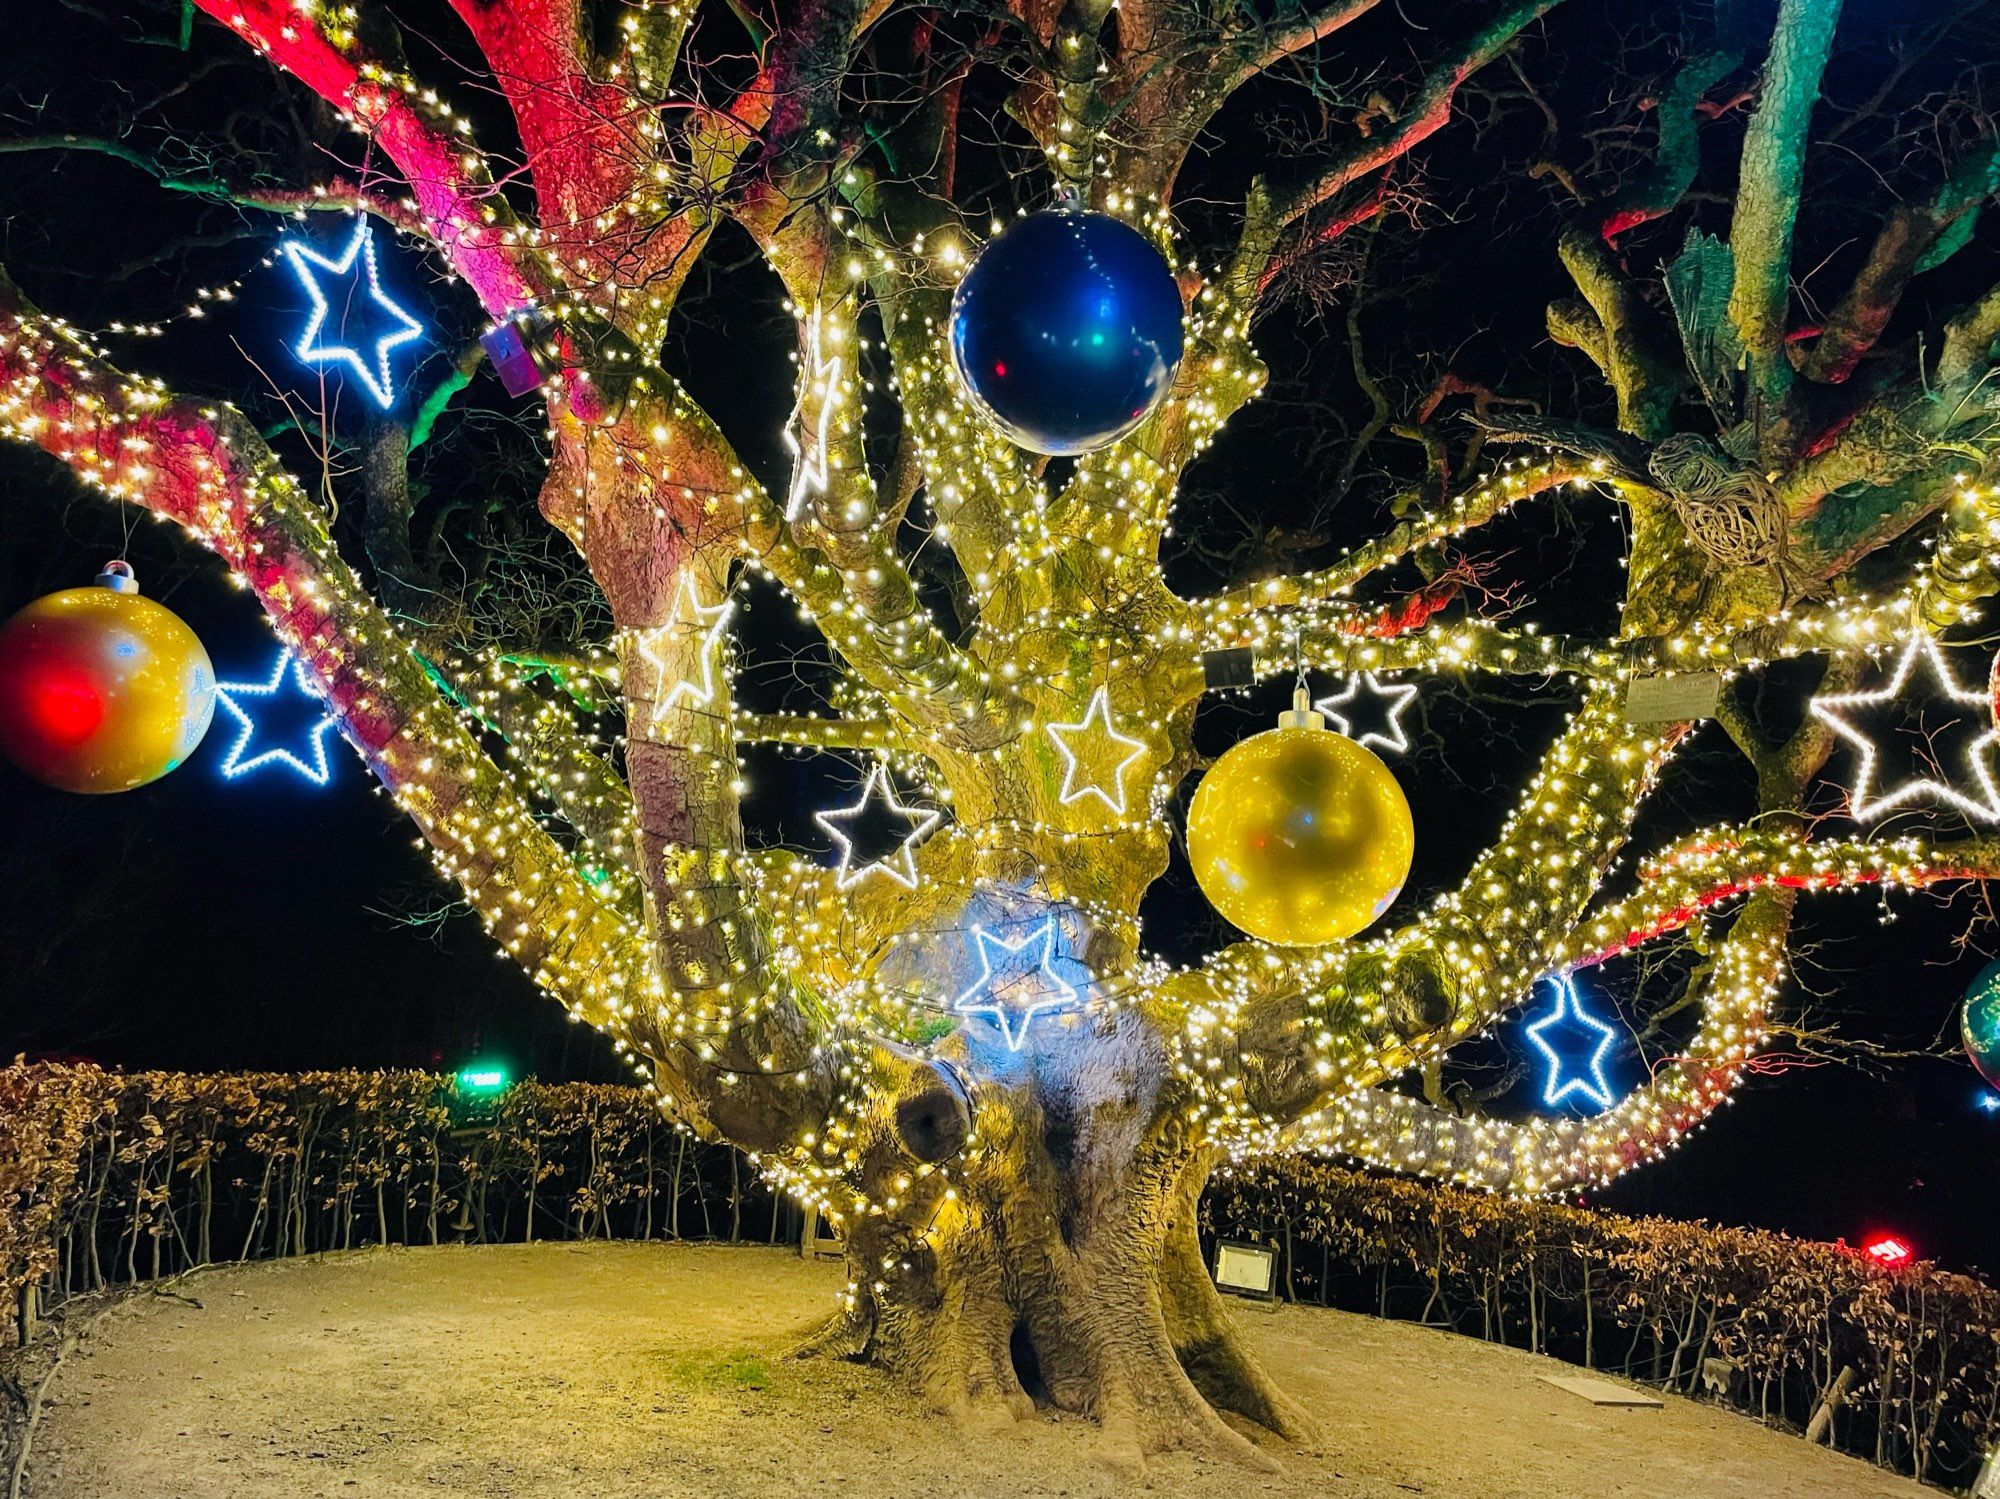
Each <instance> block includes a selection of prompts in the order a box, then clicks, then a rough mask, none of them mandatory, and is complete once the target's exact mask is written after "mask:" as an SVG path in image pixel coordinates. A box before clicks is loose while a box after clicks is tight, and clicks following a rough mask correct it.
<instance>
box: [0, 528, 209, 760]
mask: <svg viewBox="0 0 2000 1499" xmlns="http://www.w3.org/2000/svg"><path fill="white" fill-rule="evenodd" d="M99 585H100V586H98V587H95V588H66V589H64V590H63V591H62V592H61V593H51V594H46V595H44V596H43V597H41V598H38V599H36V600H35V601H34V602H33V603H31V604H28V605H26V606H24V607H23V608H22V609H20V610H19V611H18V612H17V613H16V614H15V615H14V617H13V618H12V619H9V620H8V621H7V623H6V624H4V625H0V753H4V754H5V755H6V756H7V758H8V759H9V760H12V761H13V762H14V763H15V764H16V765H18V766H19V767H20V768H21V769H22V770H24V771H26V772H27V773H28V774H29V775H31V776H33V777H34V778H35V779H36V780H38V781H41V782H43V783H45V784H47V785H50V786H55V787H57V788H59V789H61V790H63V791H84V792H100V791H130V790H131V789H132V788H133V787H135V786H143V785H145V784H146V783H147V782H148V781H156V780H158V779H159V778H160V777H161V776H163V775H165V774H166V773H167V772H168V771H170V770H172V769H173V768H174V767H175V766H176V765H179V764H180V763H181V761H183V760H185V759H186V758H187V757H188V755H189V754H190V753H192V752H193V750H194V747H195V746H196V745H198V744H200V743H201V737H202V735H203V734H205V733H207V732H208V723H209V720H210V718H212V717H213V716H214V714H215V670H214V668H213V667H211V666H210V665H209V661H208V652H207V651H205V650H203V649H202V645H201V641H200V640H199V639H198V638H197V637H196V635H195V633H194V631H192V630H190V629H189V628H188V627H187V626H186V625H185V624H183V623H182V622H181V619H180V616H179V615H177V614H175V613H174V612H173V611H172V610H170V609H167V608H164V607H162V606H161V605H159V604H156V603H154V602H153V601H152V600H151V599H143V598H141V597H139V593H138V585H137V584H136V583H134V582H133V581H132V576H131V570H130V569H129V568H126V567H124V565H123V564H122V563H120V564H114V565H113V566H112V567H110V568H107V569H106V570H105V572H104V573H103V574H102V575H101V576H100V578H99Z"/></svg>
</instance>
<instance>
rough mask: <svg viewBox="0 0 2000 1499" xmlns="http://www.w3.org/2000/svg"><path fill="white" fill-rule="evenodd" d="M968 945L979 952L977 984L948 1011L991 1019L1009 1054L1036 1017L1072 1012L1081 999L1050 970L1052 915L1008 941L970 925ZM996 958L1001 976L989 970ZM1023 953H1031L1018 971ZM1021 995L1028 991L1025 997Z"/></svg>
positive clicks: (1053, 933)
mask: <svg viewBox="0 0 2000 1499" xmlns="http://www.w3.org/2000/svg"><path fill="white" fill-rule="evenodd" d="M972 941H973V945H974V946H975V947H976V948H977V949H978V951H979V967H980V970H981V972H980V975H979V978H978V980H977V981H976V982H975V983H973V984H972V985H971V986H970V987H969V988H967V989H966V990H965V991H964V992H963V993H962V994H960V995H959V996H958V998H957V999H955V1000H953V1001H952V1003H951V1007H952V1010H953V1011H954V1012H955V1013H957V1014H960V1015H984V1016H985V1017H986V1018H987V1019H989V1020H991V1021H992V1022H993V1023H994V1024H995V1025H997V1026H998V1027H999V1028H1000V1034H1001V1035H1002V1036H1004V1037H1005V1038H1006V1040H1007V1049H1008V1050H1009V1051H1019V1050H1020V1049H1021V1045H1022V1043H1023V1042H1025V1041H1026V1040H1027V1039H1028V1027H1029V1026H1030V1025H1031V1024H1033V1022H1034V1019H1035V1017H1036V1016H1037V1015H1047V1014H1051V1013H1053V1012H1055V1011H1057V1010H1073V1009H1075V1008H1076V1004H1077V1001H1078V999H1079V998H1080V996H1079V995H1078V994H1077V992H1076V987H1075V986H1074V985H1073V984H1070V983H1067V982H1066V981H1065V980H1064V979H1063V978H1062V976H1061V975H1060V974H1058V973H1057V972H1056V971H1055V969H1054V968H1053V967H1052V966H1051V965H1052V964H1053V963H1054V962H1055V955H1056V919H1055V917H1054V916H1044V917H1043V918H1042V924H1041V926H1040V927H1039V928H1037V929H1036V930H1035V931H1032V932H1028V933H1026V934H1024V935H1022V936H1020V937H1017V938H1015V939H1014V940H1013V941H1012V942H1009V941H1008V940H1007V939H1006V938H1005V937H996V936H994V935H993V934H992V933H991V932H989V931H987V930H986V928H985V927H983V926H980V925H978V924H977V923H975V924H974V925H973V928H972ZM995 953H999V954H1000V955H1001V959H1002V963H1003V966H1004V967H1005V969H1006V970H1007V971H1006V972H1005V973H1003V974H1000V975H996V974H995V973H994V971H993V955H994V954H995ZM1023 953H1029V954H1031V957H1032V962H1033V966H1032V967H1027V968H1023V967H1022V966H1021V964H1020V962H1019V959H1020V958H1021V955H1022V954H1023ZM1023 990H1027V991H1029V993H1028V995H1027V996H1026V997H1023V995H1022V992H1021V991H1023Z"/></svg>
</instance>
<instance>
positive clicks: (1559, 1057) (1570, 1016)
mask: <svg viewBox="0 0 2000 1499" xmlns="http://www.w3.org/2000/svg"><path fill="white" fill-rule="evenodd" d="M1565 1022H1567V1023H1568V1024H1570V1025H1573V1026H1580V1027H1582V1028H1583V1029H1584V1030H1591V1031H1596V1032H1597V1044H1596V1045H1595V1046H1594V1047H1592V1048H1591V1052H1590V1061H1589V1063H1588V1064H1587V1065H1588V1067H1589V1069H1590V1070H1589V1072H1588V1074H1585V1073H1582V1072H1579V1073H1577V1074H1576V1075H1575V1076H1574V1077H1570V1078H1567V1079H1565V1078H1564V1077H1563V1073H1564V1072H1566V1071H1568V1070H1569V1069H1568V1066H1567V1064H1566V1063H1565V1062H1564V1060H1563V1054H1562V1053H1561V1052H1559V1051H1557V1050H1556V1049H1555V1047H1554V1046H1552V1045H1551V1044H1550V1043H1549V1041H1548V1039H1547V1038H1546V1037H1545V1036H1543V1035H1542V1032H1543V1031H1545V1030H1548V1029H1549V1028H1550V1027H1552V1026H1558V1025H1562V1024H1564V1023H1565ZM1617 1036H1618V1028H1617V1027H1616V1026H1611V1025H1606V1024H1605V1023H1604V1022H1603V1021H1602V1020H1599V1019H1598V1018H1597V1017H1596V1016H1595V1015H1593V1014H1591V1013H1590V1012H1589V1011H1588V1010H1586V1009H1584V1007H1583V1001H1582V1000H1581V999H1580V998H1579V997H1578V995H1577V992H1576V980H1575V979H1574V978H1572V977H1571V976H1570V975H1569V974H1567V973H1563V974H1558V975H1556V1007H1555V1008H1554V1009H1553V1010H1551V1011H1550V1012H1549V1013H1548V1014H1546V1015H1544V1016H1543V1017H1542V1018H1541V1019H1540V1020H1537V1021H1536V1022H1535V1023H1534V1024H1533V1025H1531V1026H1529V1027H1528V1039H1529V1040H1530V1041H1532V1042H1534V1043H1535V1045H1536V1046H1537V1047H1539V1048H1540V1049H1541V1053H1542V1055H1543V1056H1545V1057H1547V1058H1548V1059H1549V1075H1548V1078H1547V1080H1546V1081H1545V1082H1544V1083H1543V1085H1542V1102H1543V1103H1544V1104H1546V1105H1548V1106H1549V1107H1550V1108H1554V1107H1555V1106H1556V1105H1557V1104H1560V1103H1561V1102H1563V1100H1565V1099H1566V1098H1568V1097H1569V1096H1570V1094H1572V1093H1581V1094H1582V1095H1583V1096H1584V1097H1585V1098H1587V1099H1589V1100H1590V1101H1591V1102H1592V1103H1594V1104H1596V1105H1597V1106H1598V1107H1599V1108H1600V1109H1608V1108H1610V1107H1611V1105H1612V1103H1613V1102H1614V1100H1613V1099H1612V1097H1611V1085H1610V1084H1609V1083H1607V1082H1606V1081H1605V1080H1604V1058H1605V1054H1606V1053H1608V1052H1609V1051H1610V1050H1611V1043H1612V1042H1613V1041H1614V1040H1616V1039H1617Z"/></svg>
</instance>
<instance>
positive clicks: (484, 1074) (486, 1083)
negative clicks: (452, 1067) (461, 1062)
mask: <svg viewBox="0 0 2000 1499" xmlns="http://www.w3.org/2000/svg"><path fill="white" fill-rule="evenodd" d="M458 1086H459V1091H460V1092H463V1093H501V1092H505V1091H506V1088H507V1069H506V1068H504V1067H486V1066H480V1065H477V1064H475V1065H474V1066H471V1067H464V1068H461V1069H460V1070H459V1074H458Z"/></svg>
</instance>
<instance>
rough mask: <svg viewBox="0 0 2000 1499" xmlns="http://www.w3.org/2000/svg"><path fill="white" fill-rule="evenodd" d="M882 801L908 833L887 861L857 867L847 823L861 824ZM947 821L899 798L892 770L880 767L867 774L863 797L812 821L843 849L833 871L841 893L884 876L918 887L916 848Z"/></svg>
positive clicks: (820, 814) (814, 814) (906, 887)
mask: <svg viewBox="0 0 2000 1499" xmlns="http://www.w3.org/2000/svg"><path fill="white" fill-rule="evenodd" d="M878 800H879V801H880V802H881V804H882V806H883V807H884V808H885V809H886V810H887V812H888V814H889V816H891V817H893V818H897V819H899V820H901V821H902V822H903V823H904V824H905V825H906V827H907V828H908V831H907V832H905V833H904V834H903V841H902V842H900V843H898V844H897V845H896V851H895V852H894V853H892V854H890V855H888V856H887V857H886V858H881V859H877V860H876V861H875V862H874V863H872V864H862V865H858V866H857V865H856V864H855V862H854V835H853V834H851V833H850V832H848V830H847V828H846V826H845V824H847V823H851V822H856V821H859V820H860V819H861V818H862V817H865V816H866V815H867V814H868V804H869V803H870V802H871V801H878ZM943 820H944V815H943V814H942V813H940V812H936V811H933V810H932V809H931V808H929V807H912V806H909V805H907V804H906V803H904V802H903V801H902V800H901V798H899V797H898V796H897V795H896V788H895V787H894V786H893V785H892V784H891V783H890V781H889V770H888V767H887V766H885V765H881V764H879V763H878V764H877V765H875V766H874V767H873V768H872V769H871V770H870V771H869V772H868V780H867V782H866V784H864V785H863V786H862V788H861V798H860V800H859V801H857V802H855V804H854V805H853V806H851V807H843V808H841V809H840V810H839V811H835V812H815V813H813V821H814V822H816V823H818V824H819V825H820V826H821V827H823V828H825V829H826V832H827V836H828V837H829V838H831V839H833V841H834V842H835V843H836V844H838V845H839V846H840V867H839V869H837V870H835V871H834V876H833V882H834V884H835V885H836V886H837V887H838V888H840V889H842V890H852V889H853V888H854V887H855V886H856V885H858V884H860V883H861V882H862V881H863V880H865V879H867V878H868V876H869V875H871V874H884V875H887V876H888V877H889V878H890V879H892V880H894V881H895V882H896V883H897V884H899V885H901V886H902V887H903V888H904V889H905V890H914V889H916V888H917V845H918V844H919V843H922V842H923V841H924V839H926V838H928V837H929V836H930V833H931V829H933V828H935V827H936V826H937V825H938V824H939V823H940V822H942V821H943Z"/></svg>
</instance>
